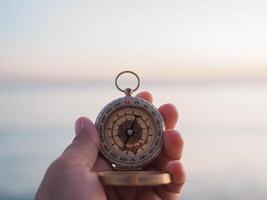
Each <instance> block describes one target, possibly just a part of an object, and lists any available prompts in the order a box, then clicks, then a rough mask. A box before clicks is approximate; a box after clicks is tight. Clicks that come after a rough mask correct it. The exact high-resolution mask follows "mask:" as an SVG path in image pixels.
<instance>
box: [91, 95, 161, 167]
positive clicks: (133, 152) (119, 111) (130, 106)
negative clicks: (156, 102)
mask: <svg viewBox="0 0 267 200" xmlns="http://www.w3.org/2000/svg"><path fill="white" fill-rule="evenodd" d="M96 127H97V130H98V133H99V136H100V142H101V146H100V151H101V153H102V155H103V156H104V157H105V158H106V159H107V160H109V161H110V162H111V163H112V164H113V166H114V167H115V168H118V169H129V170H130V169H141V168H142V167H144V166H145V165H146V164H148V163H149V162H151V161H152V160H153V159H154V158H156V157H157V155H158V154H159V153H160V150H161V147H162V141H163V129H164V123H163V120H162V117H161V115H160V113H159V112H158V111H157V109H156V108H155V107H154V106H153V105H151V104H149V103H148V102H147V101H144V100H142V99H139V98H135V97H123V98H120V99H117V100H114V101H113V102H111V103H109V104H108V105H107V106H105V107H104V108H103V110H102V111H101V112H100V114H99V116H98V118H97V120H96Z"/></svg>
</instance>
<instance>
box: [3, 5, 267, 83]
mask: <svg viewBox="0 0 267 200" xmlns="http://www.w3.org/2000/svg"><path fill="white" fill-rule="evenodd" d="M124 69H131V70H133V71H136V72H137V73H139V74H142V76H143V77H146V78H148V79H155V78H156V79H183V78H185V79H192V78H200V79H206V78H214V77H215V78H225V77H226V78H229V77H230V78H267V1H266V0H262V1H260V0H254V1H251V0H238V1H237V0H223V1H216V0H203V1H199V0H183V1H177V0H173V1H171V0H166V1H157V0H144V1H138V0H136V1H129V0H113V1H112V0H110V1H101V0H98V1H36V0H35V1H27V0H24V1H19V0H18V1H15V0H10V1H7V0H6V1H0V79H2V80H3V79H4V80H5V79H7V80H17V79H23V80H24V79H25V80H28V79H30V80H31V79H34V80H35V79H37V80H54V79H60V80H61V79H62V80H87V79H105V78H109V77H110V78H113V77H114V74H117V73H118V72H120V71H122V70H124Z"/></svg>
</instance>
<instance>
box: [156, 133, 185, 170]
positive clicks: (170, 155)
mask: <svg viewBox="0 0 267 200" xmlns="http://www.w3.org/2000/svg"><path fill="white" fill-rule="evenodd" d="M183 144H184V143H183V139H182V136H181V134H180V133H179V132H178V131H176V130H173V129H169V130H166V131H165V132H164V144H163V148H162V150H161V152H160V154H159V156H158V157H157V158H156V159H155V160H154V161H153V162H152V166H153V167H156V168H157V169H159V170H163V171H165V170H166V166H167V163H168V162H170V161H172V160H179V159H181V156H182V152H183Z"/></svg>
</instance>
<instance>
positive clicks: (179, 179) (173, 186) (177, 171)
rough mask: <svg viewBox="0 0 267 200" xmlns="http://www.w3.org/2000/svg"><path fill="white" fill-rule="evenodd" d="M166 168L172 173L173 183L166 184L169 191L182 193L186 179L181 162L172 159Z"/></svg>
mask: <svg viewBox="0 0 267 200" xmlns="http://www.w3.org/2000/svg"><path fill="white" fill-rule="evenodd" d="M166 169H167V172H169V173H170V175H171V183H170V184H168V185H166V186H165V188H166V190H167V191H169V192H174V193H180V192H181V189H182V186H183V185H184V183H185V179H186V175H185V171H184V168H183V166H182V164H181V162H179V161H178V160H175V161H171V162H169V163H168V165H167V167H166Z"/></svg>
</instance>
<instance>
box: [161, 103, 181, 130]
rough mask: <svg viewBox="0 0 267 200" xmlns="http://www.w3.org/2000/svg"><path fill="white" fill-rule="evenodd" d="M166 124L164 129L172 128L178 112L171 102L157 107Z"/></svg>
mask: <svg viewBox="0 0 267 200" xmlns="http://www.w3.org/2000/svg"><path fill="white" fill-rule="evenodd" d="M158 110H159V112H160V114H161V116H162V117H163V119H164V122H165V124H166V129H173V128H174V127H175V125H176V122H177V120H178V112H177V110H176V108H175V106H174V105H173V104H170V103H168V104H164V105H162V106H160V107H159V108H158Z"/></svg>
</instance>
